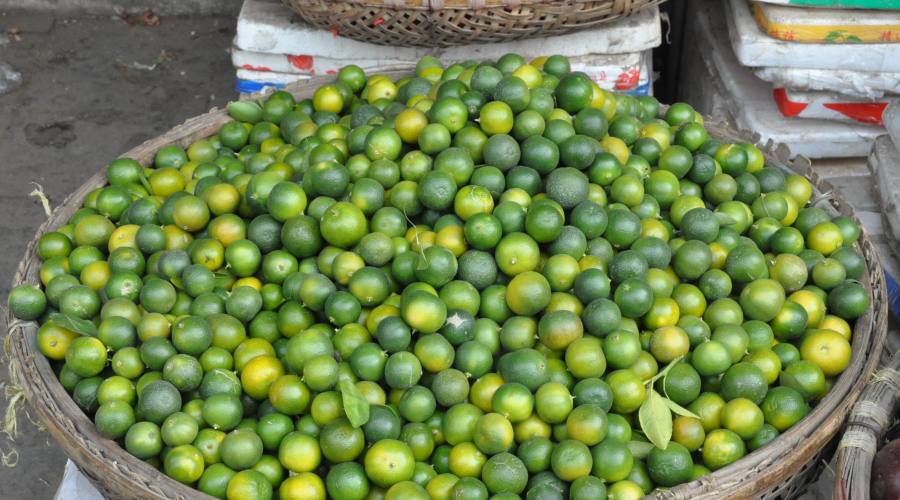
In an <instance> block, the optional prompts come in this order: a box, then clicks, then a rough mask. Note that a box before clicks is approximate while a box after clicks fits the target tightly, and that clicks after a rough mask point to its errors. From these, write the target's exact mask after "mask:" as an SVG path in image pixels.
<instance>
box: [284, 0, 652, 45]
mask: <svg viewBox="0 0 900 500" xmlns="http://www.w3.org/2000/svg"><path fill="white" fill-rule="evenodd" d="M663 1H664V0H565V1H550V0H283V2H284V3H285V5H287V6H288V7H290V8H291V9H293V10H294V11H295V12H296V13H297V14H298V15H299V16H300V17H301V18H303V19H304V20H305V21H306V22H308V23H310V24H312V25H313V26H316V27H318V28H321V29H325V30H331V31H332V32H333V33H335V34H336V35H340V36H345V37H348V38H353V39H355V40H360V41H363V42H370V43H376V44H380V45H414V46H421V47H450V46H454V45H466V44H471V43H497V42H509V41H513V40H521V39H523V38H531V37H537V36H554V35H562V34H565V33H571V32H573V31H577V30H581V29H586V28H591V27H595V26H597V25H599V24H601V23H604V22H608V21H612V20H613V19H617V18H619V17H622V16H627V15H629V14H631V13H633V12H635V11H637V10H639V9H642V8H644V7H649V6H652V5H657V4H659V3H662V2H663Z"/></svg>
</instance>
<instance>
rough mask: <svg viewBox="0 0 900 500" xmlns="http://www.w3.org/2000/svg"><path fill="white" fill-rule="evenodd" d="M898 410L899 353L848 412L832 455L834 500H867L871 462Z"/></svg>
mask: <svg viewBox="0 0 900 500" xmlns="http://www.w3.org/2000/svg"><path fill="white" fill-rule="evenodd" d="M898 406H900V352H898V353H895V354H894V356H893V357H892V358H891V359H890V361H889V362H888V363H887V364H886V365H884V366H882V367H881V368H879V369H878V371H876V372H875V375H873V376H872V380H871V382H869V384H868V385H866V387H865V389H864V390H863V392H862V395H861V396H860V398H859V401H858V402H857V403H856V405H855V406H854V407H853V411H851V412H850V417H849V418H848V419H847V428H846V429H845V430H844V435H843V436H842V437H841V442H840V444H839V445H838V451H837V455H835V472H834V476H835V483H834V495H833V497H832V498H833V499H834V500H850V499H855V498H869V485H870V482H871V475H872V460H874V458H875V453H876V452H877V451H878V448H879V445H881V444H883V443H882V439H883V438H884V435H885V434H886V433H887V432H888V430H889V429H890V428H891V427H892V426H893V425H895V424H896V422H897V420H898V415H897V413H896V411H897V409H898Z"/></svg>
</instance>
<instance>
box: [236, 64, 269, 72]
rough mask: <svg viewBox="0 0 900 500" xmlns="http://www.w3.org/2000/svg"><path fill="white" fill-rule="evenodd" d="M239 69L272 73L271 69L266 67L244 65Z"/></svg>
mask: <svg viewBox="0 0 900 500" xmlns="http://www.w3.org/2000/svg"><path fill="white" fill-rule="evenodd" d="M241 68H243V69H249V70H250V71H272V68H270V67H268V66H253V65H252V64H245V65H243V66H241Z"/></svg>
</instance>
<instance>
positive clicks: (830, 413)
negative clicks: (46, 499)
mask: <svg viewBox="0 0 900 500" xmlns="http://www.w3.org/2000/svg"><path fill="white" fill-rule="evenodd" d="M384 74H386V75H387V76H389V77H390V78H394V79H396V78H400V77H403V76H407V75H408V74H409V71H408V70H403V71H400V70H392V71H385V72H384ZM333 80H334V77H328V76H323V77H316V78H313V79H311V80H307V81H304V82H299V83H297V84H294V85H292V86H290V87H289V88H288V89H287V90H288V91H290V92H291V93H293V94H294V95H295V96H297V97H298V98H306V97H311V96H312V94H313V92H314V91H315V89H316V88H318V87H319V86H321V85H323V84H325V83H330V82H332V81H333ZM664 111H665V108H664V109H663V112H664ZM228 121H230V118H229V117H228V115H227V114H226V112H225V111H224V110H212V111H210V112H209V113H207V114H205V115H201V116H198V117H196V118H192V119H190V120H188V121H187V122H185V123H184V124H183V125H180V126H178V127H175V128H174V129H172V130H170V131H169V132H166V133H165V134H163V135H161V136H159V137H156V138H153V139H151V140H149V141H147V142H145V143H144V144H142V145H140V146H138V147H136V148H134V149H132V150H131V151H129V152H127V153H125V154H124V155H123V156H126V157H130V158H134V159H136V160H137V161H139V162H141V163H142V164H144V165H148V164H150V163H151V162H152V160H153V156H154V154H155V153H156V151H157V150H158V149H160V148H161V147H162V146H165V145H168V144H177V145H179V146H182V147H187V146H188V145H190V144H191V143H192V142H193V141H195V140H198V139H201V138H206V137H208V136H210V135H212V134H214V133H216V132H217V131H218V129H219V127H220V126H221V125H222V124H224V123H226V122H228ZM707 128H708V129H709V132H710V136H711V137H713V138H716V139H717V140H721V141H729V142H737V141H751V142H757V141H758V137H755V136H752V135H750V134H748V133H737V132H735V131H734V130H733V129H730V128H728V127H726V126H724V125H721V124H714V123H711V122H707ZM761 150H762V151H763V153H764V154H765V156H766V160H767V162H769V163H771V164H776V165H788V162H787V160H786V158H787V155H786V151H785V148H783V147H776V146H775V145H774V144H771V143H770V144H768V145H763V146H762V147H761ZM793 168H794V169H795V170H796V171H798V172H799V173H801V174H804V175H807V177H808V178H810V180H811V181H812V183H813V186H814V188H815V190H816V194H817V195H821V194H822V193H825V192H829V191H830V190H831V186H830V185H828V184H827V183H826V182H822V181H820V180H819V179H818V178H817V177H816V176H815V174H814V173H811V172H810V171H809V170H808V168H807V166H805V165H802V164H796V163H795V164H793ZM105 182H106V175H105V171H104V170H101V171H99V172H98V173H97V174H95V175H94V176H92V177H91V178H90V179H89V180H88V181H87V182H86V183H85V184H83V185H82V186H80V187H79V188H78V189H77V190H75V192H74V193H72V194H71V195H70V196H69V197H68V198H67V199H66V200H65V201H64V202H63V203H62V204H61V205H60V206H59V207H57V208H56V210H55V211H54V212H53V214H52V215H51V216H50V218H49V219H48V220H47V221H46V222H45V223H44V224H42V225H41V226H40V227H39V228H38V231H37V234H36V235H35V237H34V239H33V240H32V241H31V242H30V243H29V245H28V248H27V251H26V254H25V257H24V258H23V260H22V262H21V263H20V264H19V267H18V269H17V271H16V274H15V276H14V277H13V286H16V285H19V284H22V283H32V284H36V283H39V278H38V271H39V269H40V259H39V258H38V256H37V250H36V245H37V241H38V239H39V238H40V236H41V235H43V234H44V233H46V232H48V231H52V230H54V229H55V228H58V227H59V226H61V225H63V224H65V223H66V221H67V220H68V218H69V217H70V216H71V215H72V214H73V213H74V212H75V211H76V210H78V208H79V207H80V206H81V204H82V201H83V200H84V198H85V196H87V194H88V193H89V192H91V191H92V190H94V189H95V188H97V187H100V186H103V185H104V184H105ZM823 205H824V202H823ZM823 208H828V209H830V210H831V211H832V212H833V213H841V214H845V215H850V216H853V210H852V209H851V208H850V206H849V205H848V204H846V203H845V202H843V201H841V200H840V199H839V198H836V197H833V198H830V199H829V200H828V206H827V207H824V206H823ZM859 250H860V252H861V253H862V255H863V256H864V258H865V260H866V265H867V269H866V274H865V276H864V277H863V279H862V280H861V281H862V282H863V284H864V285H865V286H866V287H867V289H868V290H869V291H870V293H871V294H872V306H871V307H870V308H869V310H868V311H867V312H866V313H865V314H864V315H863V316H862V317H860V318H859V319H858V320H857V322H856V325H855V327H854V332H853V344H852V347H853V358H852V361H851V364H850V365H849V366H848V368H847V370H846V371H845V372H844V373H843V374H842V375H841V376H840V377H839V378H838V380H837V381H836V382H835V384H834V387H833V388H832V389H831V391H830V392H829V393H828V395H827V396H826V397H825V398H824V399H823V400H822V401H821V402H819V404H817V405H816V407H815V408H813V410H812V411H811V412H810V414H809V415H808V416H807V417H806V418H804V419H803V420H801V421H800V422H799V423H798V424H797V425H795V426H794V427H793V428H791V429H790V430H788V431H787V432H785V433H784V434H782V435H781V436H780V437H779V438H778V439H776V440H775V441H774V442H773V443H770V444H769V445H767V446H766V447H764V448H762V449H760V450H757V451H756V452H753V453H751V454H749V455H748V456H746V457H744V458H742V459H741V460H739V461H737V462H735V463H733V464H731V465H729V466H728V467H725V468H723V469H721V470H719V471H716V472H715V473H713V474H709V475H707V476H704V477H702V478H700V479H699V480H697V481H693V482H691V483H687V484H683V485H680V486H678V487H675V488H672V489H670V490H667V491H660V492H658V493H656V497H657V498H667V499H679V500H680V499H694V498H767V499H768V498H772V499H774V498H776V497H779V498H792V497H793V496H796V494H797V493H799V492H801V491H802V490H803V488H804V487H805V486H806V484H807V483H808V482H809V481H810V480H811V479H814V478H815V477H816V475H817V471H818V468H819V464H820V463H821V460H820V459H819V457H820V455H822V454H823V453H827V451H825V450H826V446H827V445H828V443H829V442H830V441H831V440H832V437H833V436H834V435H835V433H836V432H837V430H838V429H839V428H840V427H841V425H842V424H843V422H844V421H845V418H846V415H847V414H848V413H849V410H850V407H851V406H852V405H853V403H854V402H855V401H856V399H857V397H858V396H859V393H860V391H861V390H862V387H863V385H864V384H865V382H866V380H867V379H868V378H869V376H870V374H871V373H872V371H873V369H874V367H875V364H876V363H877V361H878V357H879V354H880V352H881V344H882V342H883V339H884V335H885V332H886V321H887V300H886V297H887V292H886V289H885V283H884V276H883V274H882V271H881V265H880V263H879V260H878V256H877V254H876V253H875V249H874V246H873V245H872V243H871V242H870V241H869V239H868V237H867V235H866V234H865V232H863V235H862V236H861V238H860V242H859ZM7 321H8V322H9V324H10V326H11V327H10V333H9V335H10V336H11V338H10V339H9V340H10V345H11V359H10V362H11V363H15V364H16V368H17V371H18V373H19V377H18V378H19V379H20V380H19V381H18V383H20V384H21V385H22V388H23V389H24V390H25V392H26V394H27V396H28V399H29V402H30V405H31V407H32V408H33V409H34V410H35V411H36V413H37V415H38V417H39V418H40V420H41V421H42V422H43V423H44V424H45V425H46V427H47V429H48V431H49V432H50V434H51V435H52V436H53V438H54V439H55V440H56V441H57V442H58V443H59V445H60V447H61V448H62V450H63V451H64V452H65V453H66V454H67V455H68V456H69V457H70V458H71V459H72V460H73V461H74V462H75V463H76V464H77V465H78V467H79V468H80V469H81V470H82V471H83V472H84V473H85V475H87V476H88V478H90V479H91V481H92V482H93V483H94V484H95V485H96V486H97V487H98V489H99V490H100V491H101V492H102V493H103V494H104V495H105V496H106V497H107V498H128V499H184V498H211V497H209V496H207V495H204V494H203V493H201V492H199V491H197V490H194V489H192V488H190V487H188V486H185V485H182V484H180V483H178V482H176V481H175V480H173V479H171V478H169V477H167V476H165V475H163V474H162V473H160V472H159V471H157V470H156V469H154V468H153V467H151V466H150V465H148V464H147V463H145V462H143V461H141V460H139V459H138V458H136V457H134V456H132V455H131V454H129V453H128V452H127V451H125V450H124V449H123V448H122V447H120V446H119V445H118V444H117V443H116V442H114V441H111V440H109V439H106V438H104V437H102V436H101V435H100V434H99V433H98V432H97V430H96V428H95V427H94V424H93V422H92V421H91V419H90V418H88V417H87V416H86V415H85V414H84V413H83V412H82V411H81V410H80V409H79V408H78V406H77V405H76V404H75V403H74V401H72V399H71V397H70V396H69V394H68V393H66V391H65V389H64V388H63V387H62V385H60V383H59V382H58V380H57V377H56V374H55V373H54V371H53V368H52V367H51V365H50V364H49V362H48V361H47V359H46V358H44V357H43V356H42V355H41V354H40V353H39V351H38V350H37V346H36V342H35V339H36V334H37V324H35V323H23V322H14V321H13V318H12V317H10V316H8V315H7Z"/></svg>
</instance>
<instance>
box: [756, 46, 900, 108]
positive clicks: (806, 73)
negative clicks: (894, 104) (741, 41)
mask: <svg viewBox="0 0 900 500" xmlns="http://www.w3.org/2000/svg"><path fill="white" fill-rule="evenodd" d="M898 57H900V56H898ZM753 73H754V74H755V75H756V76H757V77H759V78H761V79H763V80H765V81H767V82H771V83H772V84H773V85H774V86H776V87H787V88H793V89H802V90H822V91H826V92H837V93H840V94H844V95H849V96H856V97H863V98H868V99H879V98H881V97H884V96H885V95H890V94H893V95H896V94H900V73H889V72H875V73H872V72H866V71H852V70H845V69H835V70H829V69H804V68H775V67H762V68H753Z"/></svg>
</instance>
